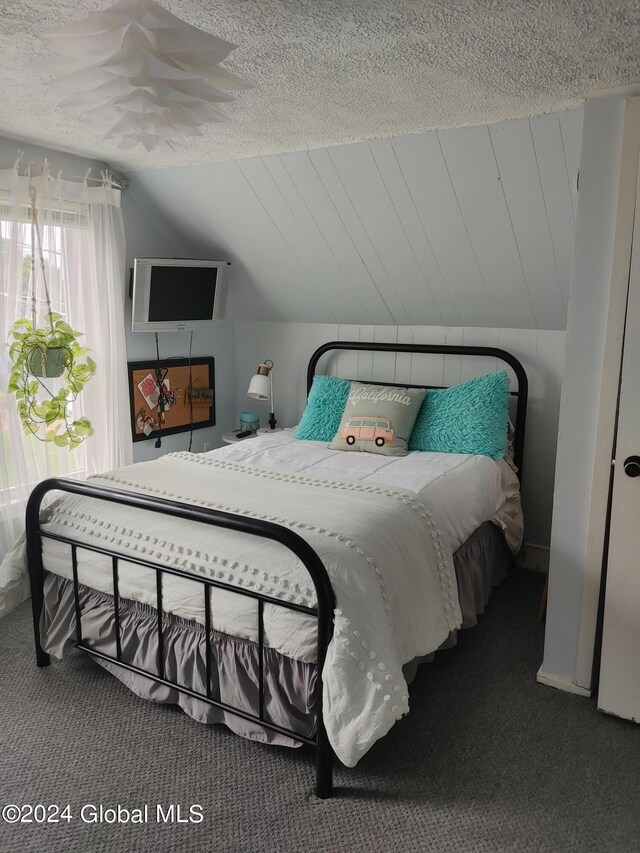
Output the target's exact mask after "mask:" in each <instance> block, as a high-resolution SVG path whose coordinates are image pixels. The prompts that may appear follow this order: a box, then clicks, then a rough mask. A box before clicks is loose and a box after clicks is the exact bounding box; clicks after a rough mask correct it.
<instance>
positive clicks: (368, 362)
mask: <svg viewBox="0 0 640 853" xmlns="http://www.w3.org/2000/svg"><path fill="white" fill-rule="evenodd" d="M375 336H376V330H375V326H360V337H359V338H358V340H360V341H374V340H375ZM352 378H358V379H364V380H365V381H369V380H371V379H373V353H372V352H358V373H357V377H352Z"/></svg>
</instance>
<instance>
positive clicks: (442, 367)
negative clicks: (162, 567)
mask: <svg viewBox="0 0 640 853" xmlns="http://www.w3.org/2000/svg"><path fill="white" fill-rule="evenodd" d="M331 340H362V341H371V340H376V341H398V342H402V341H404V342H416V343H441V344H444V343H447V344H466V345H471V344H475V345H477V346H496V347H501V348H502V349H506V350H508V351H509V352H512V353H513V354H514V355H515V356H517V358H519V359H520V360H521V361H522V363H523V364H524V367H525V369H526V371H527V374H528V377H529V383H530V386H529V412H528V415H527V433H526V441H525V462H524V472H523V474H524V494H523V502H524V506H525V513H526V525H527V529H526V540H527V542H528V543H529V544H531V545H533V546H537V547H533V548H531V549H530V554H529V557H528V562H529V561H531V564H532V565H533V566H535V567H538V566H539V567H541V568H544V567H545V564H546V560H545V556H546V553H545V552H546V549H547V548H548V545H549V536H550V527H551V509H552V495H553V472H554V465H555V443H556V431H557V420H558V409H559V403H560V387H561V382H562V369H563V359H564V332H562V331H556V330H552V331H538V330H534V329H531V330H523V329H480V328H475V327H474V328H460V327H451V328H445V327H443V326H431V327H429V326H354V325H333V324H310V323H269V322H250V321H248V322H238V323H237V324H236V346H235V352H236V377H237V379H236V384H237V396H236V418H237V413H238V412H240V411H243V410H249V411H258V412H259V413H260V414H261V422H262V425H264V426H266V423H267V413H268V411H269V409H268V405H267V404H266V403H262V404H261V403H259V402H256V401H255V400H251V399H249V398H248V397H247V396H246V389H247V387H248V385H249V380H250V378H251V376H252V375H253V373H255V370H256V367H257V365H258V364H259V362H261V361H262V360H263V359H265V358H270V359H272V361H273V362H274V364H275V367H274V371H273V384H274V397H275V414H276V418H277V419H278V423H279V425H280V426H292V425H294V424H296V423H297V422H298V420H299V418H300V415H301V413H302V410H303V408H304V405H305V400H306V369H307V363H308V361H309V357H310V355H311V354H312V352H313V351H314V350H315V349H317V347H318V346H320V345H321V344H323V343H326V342H327V341H331ZM503 366H504V364H503V363H499V364H497V363H496V361H495V360H492V359H483V358H465V359H461V358H460V356H446V357H444V356H438V357H434V356H428V357H426V356H425V357H423V356H413V358H412V357H411V356H409V355H398V356H397V357H396V356H388V355H387V354H383V353H377V354H373V353H361V354H356V353H343V354H341V355H340V356H339V357H338V358H337V360H336V361H334V363H333V364H331V365H329V366H328V368H327V369H328V371H329V372H335V373H337V374H338V375H341V376H344V377H345V378H349V379H353V378H355V377H356V376H358V377H359V378H362V379H371V378H376V379H379V380H381V381H405V382H411V383H413V384H417V383H420V382H425V383H426V384H445V385H453V384H456V383H458V382H463V381H464V380H465V379H468V378H470V377H471V376H477V375H482V374H483V373H488V372H490V371H491V370H496V369H500V368H501V367H503ZM233 425H234V424H233V423H229V424H228V427H229V428H231V427H232V426H233Z"/></svg>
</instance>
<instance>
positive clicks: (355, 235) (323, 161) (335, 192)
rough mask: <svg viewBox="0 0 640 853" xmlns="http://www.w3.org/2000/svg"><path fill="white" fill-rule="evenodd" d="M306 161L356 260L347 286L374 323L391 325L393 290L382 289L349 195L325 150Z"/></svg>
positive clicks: (380, 274) (376, 263) (367, 239)
mask: <svg viewBox="0 0 640 853" xmlns="http://www.w3.org/2000/svg"><path fill="white" fill-rule="evenodd" d="M308 156H309V159H310V160H311V163H312V164H313V168H314V169H315V170H316V172H317V174H318V176H319V178H320V180H321V182H322V184H323V186H324V190H325V192H326V193H327V195H328V196H329V198H330V200H331V203H332V205H333V209H334V213H333V215H334V216H335V217H337V218H338V220H339V221H340V224H341V226H342V230H343V233H344V236H346V237H347V238H348V240H349V241H350V244H351V246H350V253H351V254H352V256H353V253H355V256H356V258H357V261H358V262H357V263H356V268H357V269H358V275H357V278H356V279H355V280H354V281H353V282H352V281H349V282H348V286H351V287H353V286H356V287H358V289H359V298H360V301H361V302H363V303H366V304H367V306H368V313H369V316H370V317H371V319H372V321H373V322H374V323H393V322H394V321H395V315H394V313H393V312H394V311H396V312H397V311H400V310H402V309H401V306H400V305H399V303H398V300H397V297H396V295H395V293H394V292H393V290H390V289H389V288H386V290H385V287H384V284H383V282H385V275H384V270H383V268H382V266H381V265H380V262H379V260H378V259H377V257H376V256H375V252H374V251H373V249H372V244H371V238H370V237H369V235H368V234H367V232H366V230H365V228H364V226H363V225H362V221H361V219H360V217H359V215H358V211H357V210H356V208H355V206H354V204H353V202H352V200H351V198H350V196H349V193H348V192H347V190H346V189H345V186H344V184H343V182H342V180H341V178H340V175H339V174H338V172H337V171H336V168H335V166H334V163H333V159H332V156H331V154H330V153H329V149H320V150H317V151H310V152H309V154H308Z"/></svg>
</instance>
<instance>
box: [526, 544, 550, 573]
mask: <svg viewBox="0 0 640 853" xmlns="http://www.w3.org/2000/svg"><path fill="white" fill-rule="evenodd" d="M522 566H523V567H524V568H525V569H531V570H532V571H534V572H541V573H542V574H545V575H548V574H549V548H548V547H547V546H546V545H534V544H533V543H532V542H525V543H524V549H523V556H522Z"/></svg>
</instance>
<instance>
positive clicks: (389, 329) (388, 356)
mask: <svg viewBox="0 0 640 853" xmlns="http://www.w3.org/2000/svg"><path fill="white" fill-rule="evenodd" d="M373 339H374V341H375V342H376V343H377V344H379V343H382V344H389V343H390V344H395V343H396V342H397V340H398V327H397V326H376V327H375V328H374V330H373ZM372 370H373V374H372V375H373V376H374V377H375V378H376V379H377V380H378V381H379V382H396V381H397V380H396V353H395V352H374V353H373V368H372Z"/></svg>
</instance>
